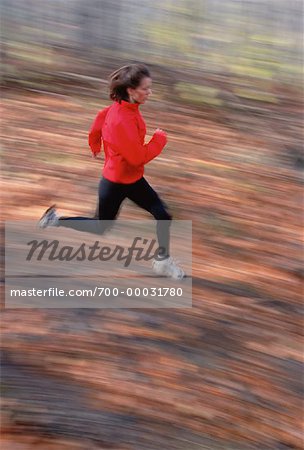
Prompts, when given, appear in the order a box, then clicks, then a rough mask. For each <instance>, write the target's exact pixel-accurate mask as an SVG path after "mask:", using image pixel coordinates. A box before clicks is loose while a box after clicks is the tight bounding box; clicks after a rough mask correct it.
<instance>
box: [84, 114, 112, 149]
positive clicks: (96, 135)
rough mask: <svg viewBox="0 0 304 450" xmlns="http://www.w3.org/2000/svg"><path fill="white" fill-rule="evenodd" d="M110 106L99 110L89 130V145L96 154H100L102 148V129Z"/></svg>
mask: <svg viewBox="0 0 304 450" xmlns="http://www.w3.org/2000/svg"><path fill="white" fill-rule="evenodd" d="M109 108H110V106H108V107H107V108H105V109H102V110H101V111H99V112H98V114H97V116H96V117H95V119H94V122H93V123H92V125H91V128H90V131H89V146H90V147H91V150H92V153H93V154H94V155H95V156H96V155H98V153H100V150H101V139H102V135H101V129H102V126H103V123H104V121H105V118H106V115H107V113H108V110H109Z"/></svg>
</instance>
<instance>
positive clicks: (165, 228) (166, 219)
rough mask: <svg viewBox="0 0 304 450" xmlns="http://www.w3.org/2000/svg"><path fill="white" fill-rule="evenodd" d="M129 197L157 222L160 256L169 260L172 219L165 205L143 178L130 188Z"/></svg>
mask: <svg viewBox="0 0 304 450" xmlns="http://www.w3.org/2000/svg"><path fill="white" fill-rule="evenodd" d="M127 197H128V198H129V199H130V200H132V201H133V202H134V203H136V205H138V206H140V207H141V208H143V209H145V210H146V211H148V212H149V213H150V214H152V216H153V217H154V218H155V219H156V220H157V225H156V232H157V239H158V245H159V247H160V252H159V256H162V257H163V258H168V257H169V255H170V225H171V220H172V217H171V215H170V214H169V213H168V211H167V209H166V207H165V205H164V203H163V202H162V201H161V199H160V198H159V196H158V195H157V193H156V192H155V191H154V189H153V188H152V187H151V186H150V185H149V183H148V182H147V181H146V180H145V178H141V179H140V180H138V181H137V182H136V183H132V185H129V186H128V190H127Z"/></svg>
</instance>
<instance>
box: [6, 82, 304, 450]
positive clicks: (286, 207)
mask: <svg viewBox="0 0 304 450" xmlns="http://www.w3.org/2000/svg"><path fill="white" fill-rule="evenodd" d="M106 103H107V102H105V104H106ZM103 106H104V105H103V104H100V103H98V101H97V100H96V99H95V100H94V99H92V98H85V97H70V96H65V95H59V94H50V93H43V92H40V93H39V92H26V91H21V90H20V91H17V90H16V91H12V90H10V89H8V90H6V91H4V95H3V108H4V113H3V118H4V119H3V123H2V133H1V139H2V145H3V149H2V161H3V164H2V202H3V205H4V209H3V210H4V219H5V220H19V221H22V220H37V219H38V218H39V217H40V216H41V214H42V212H43V211H44V210H45V208H46V207H48V206H49V205H50V204H53V203H56V204H57V205H58V208H59V211H60V212H62V213H64V215H80V216H86V215H92V214H93V212H94V210H95V205H96V193H97V185H98V180H99V176H100V172H101V166H102V162H101V161H99V160H97V161H96V160H93V159H91V157H90V152H89V149H88V146H87V130H88V129H89V127H90V124H91V122H92V119H93V117H94V116H95V114H96V112H97V110H98V109H101V108H102V107H103ZM275 108H276V109H275V110H271V109H267V108H266V109H265V110H263V111H259V112H258V113H256V114H254V113H253V112H252V111H251V112H250V111H243V112H240V111H233V110H225V111H223V110H222V111H220V112H217V111H215V110H210V111H200V110H197V109H196V110H194V109H193V110H192V109H191V108H187V107H186V106H181V105H179V106H178V105H172V104H169V103H168V104H165V103H162V104H158V103H157V102H155V101H152V102H151V103H150V104H149V105H146V106H144V107H143V108H142V113H143V115H144V117H145V120H146V123H147V131H148V135H150V136H151V135H152V133H153V130H154V129H155V128H157V127H158V126H159V127H161V128H163V129H164V130H166V131H167V133H168V135H169V143H168V146H167V147H166V149H165V150H164V152H163V153H162V154H161V155H160V157H159V158H156V159H155V160H154V161H153V162H151V163H150V164H149V166H148V167H147V168H146V178H147V179H148V181H149V182H150V183H151V184H152V186H153V187H154V188H155V189H156V190H157V192H158V193H159V194H160V196H161V197H162V198H163V199H164V200H165V202H166V203H167V204H168V205H169V206H170V210H171V212H172V213H173V216H174V218H175V219H187V220H192V223H193V248H192V254H193V264H192V277H193V278H192V283H193V307H192V308H188V309H180V310H179V309H171V310H161V309H151V310H149V309H145V310H143V309H128V310H102V309H101V310H96V309H61V310H57V309H33V310H31V309H16V310H14V309H3V311H2V321H1V322H2V323H1V325H2V347H3V359H2V388H1V389H2V449H3V450H10V449H12V450H19V449H20V450H29V449H36V448H37V449H43V450H51V449H54V450H55V449H59V450H61V449H63V450H64V449H71V450H72V449H73V450H74V449H75V450H76V449H83V450H94V449H109V450H110V449H111V450H158V449H161V448H163V449H165V450H200V449H210V450H230V449H231V450H247V449H252V450H254V449H261V450H267V449H273V450H280V449H282V450H283V449H286V450H287V449H301V448H303V447H302V443H303V442H302V438H301V429H302V428H301V427H302V413H303V409H302V406H303V404H302V402H301V396H302V394H303V378H302V377H303V365H302V363H303V346H302V344H303V341H302V332H303V321H302V314H303V304H302V293H303V291H302V286H303V274H304V272H303V268H302V263H303V261H302V250H303V247H302V230H301V218H302V206H303V198H302V188H303V186H302V184H303V177H302V174H303V172H302V170H303V165H304V162H303V161H304V160H303V156H302V155H301V153H300V150H299V147H300V144H299V142H300V141H301V133H300V123H301V108H300V107H299V106H296V103H295V104H293V103H292V102H290V104H285V105H282V106H280V105H279V106H276V107H275ZM120 217H121V218H142V219H145V218H148V217H149V216H148V215H147V214H146V213H145V212H143V211H140V210H139V209H138V208H137V207H136V206H135V205H132V204H130V203H127V204H126V205H125V206H124V207H123V208H122V211H121V215H120ZM2 288H3V286H2Z"/></svg>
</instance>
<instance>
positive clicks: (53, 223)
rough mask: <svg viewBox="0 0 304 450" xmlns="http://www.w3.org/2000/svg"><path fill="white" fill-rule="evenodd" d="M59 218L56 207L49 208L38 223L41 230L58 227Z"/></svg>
mask: <svg viewBox="0 0 304 450" xmlns="http://www.w3.org/2000/svg"><path fill="white" fill-rule="evenodd" d="M58 220H59V216H58V215H57V213H56V208H55V205H53V206H51V207H50V208H48V209H47V210H46V211H45V213H44V214H43V216H42V217H41V219H40V220H39V222H38V226H39V228H46V227H57V226H58Z"/></svg>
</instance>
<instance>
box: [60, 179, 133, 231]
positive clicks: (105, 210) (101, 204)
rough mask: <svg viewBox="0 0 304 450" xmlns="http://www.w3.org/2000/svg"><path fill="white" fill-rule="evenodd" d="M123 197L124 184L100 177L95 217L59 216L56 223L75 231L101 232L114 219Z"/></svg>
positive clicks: (108, 226)
mask: <svg viewBox="0 0 304 450" xmlns="http://www.w3.org/2000/svg"><path fill="white" fill-rule="evenodd" d="M125 197H126V194H125V185H123V184H120V183H113V182H112V181H109V180H106V179H105V178H102V179H101V180H100V183H99V189H98V206H97V214H96V217H81V216H77V217H60V218H59V221H58V225H59V226H62V227H66V228H72V229H74V230H77V231H85V232H87V233H94V234H103V233H104V232H105V230H106V229H108V228H110V226H111V223H112V221H113V220H115V218H116V216H117V214H118V211H119V208H120V205H121V203H122V202H123V200H124V199H125Z"/></svg>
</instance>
